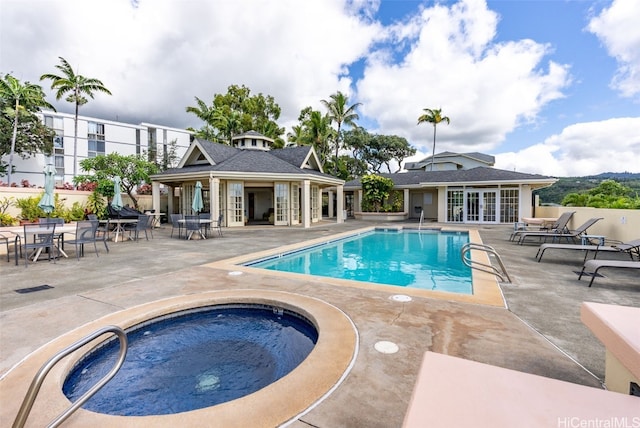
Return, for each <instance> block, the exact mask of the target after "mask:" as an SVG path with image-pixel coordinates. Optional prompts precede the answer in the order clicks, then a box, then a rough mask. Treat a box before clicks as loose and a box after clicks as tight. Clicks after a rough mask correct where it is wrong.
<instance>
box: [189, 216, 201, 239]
mask: <svg viewBox="0 0 640 428" xmlns="http://www.w3.org/2000/svg"><path fill="white" fill-rule="evenodd" d="M184 226H185V232H184V234H185V238H186V239H191V236H193V234H194V233H198V234H199V235H200V236H201V237H202V238H206V237H205V236H204V234H203V233H202V229H200V219H199V218H198V216H197V215H186V216H184Z"/></svg>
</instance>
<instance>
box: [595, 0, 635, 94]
mask: <svg viewBox="0 0 640 428" xmlns="http://www.w3.org/2000/svg"><path fill="white" fill-rule="evenodd" d="M638 23H640V2H638V1H637V0H614V1H613V3H612V4H611V6H610V7H609V8H608V9H604V10H603V11H602V12H601V13H600V15H598V16H596V17H594V18H592V19H591V21H590V22H589V25H588V26H587V29H588V30H589V31H591V32H592V33H594V34H595V35H596V36H598V38H599V39H600V40H601V41H602V43H604V45H605V47H606V49H607V51H608V52H609V55H611V56H613V57H614V58H615V59H616V61H618V71H617V73H616V75H615V76H614V77H613V80H612V82H611V85H612V86H613V88H615V89H616V90H618V91H620V93H621V94H622V95H623V96H625V97H638V99H639V100H640V25H638Z"/></svg>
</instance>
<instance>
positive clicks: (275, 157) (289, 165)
mask: <svg viewBox="0 0 640 428" xmlns="http://www.w3.org/2000/svg"><path fill="white" fill-rule="evenodd" d="M205 173H207V174H211V173H213V175H214V176H219V177H225V176H226V177H235V178H238V177H240V176H242V175H252V176H254V177H262V178H264V177H268V176H271V177H270V178H271V179H272V180H277V179H278V178H281V177H283V175H288V176H289V177H291V176H295V175H309V176H312V177H314V178H316V179H321V180H322V181H324V182H327V183H333V184H341V183H343V180H341V179H339V178H336V177H333V176H331V175H328V174H325V173H323V172H322V168H321V167H320V165H319V162H318V160H317V156H316V154H315V151H314V150H313V148H312V147H310V146H307V147H304V146H303V147H290V148H285V149H277V150H271V151H262V150H242V149H239V148H235V147H231V146H227V145H225V144H220V143H213V142H211V141H206V140H200V139H196V140H194V141H193V142H192V143H191V146H189V149H188V150H187V152H186V153H185V155H184V156H183V158H182V159H181V160H180V163H179V164H178V166H177V167H176V168H169V169H167V170H165V171H163V172H161V173H159V174H155V175H153V176H152V179H155V180H168V179H171V178H174V179H178V178H179V177H185V176H186V175H188V176H197V175H204V174H205ZM301 178H302V177H301Z"/></svg>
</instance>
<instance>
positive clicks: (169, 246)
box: [0, 220, 640, 428]
mask: <svg viewBox="0 0 640 428" xmlns="http://www.w3.org/2000/svg"><path fill="white" fill-rule="evenodd" d="M370 225H371V224H370V223H367V222H357V221H352V220H349V221H347V222H346V223H344V224H342V225H336V224H333V223H321V224H319V225H316V226H314V227H312V228H310V229H302V228H274V227H255V228H254V227H250V228H245V229H243V230H233V229H226V230H224V237H222V238H217V237H216V238H213V239H209V240H203V241H199V240H196V241H184V240H178V239H176V238H169V234H170V228H169V227H166V226H165V227H164V228H162V229H157V230H156V231H154V234H155V238H154V239H152V240H149V241H144V240H143V241H140V242H118V243H112V244H110V248H111V252H110V253H109V254H105V252H104V248H103V247H99V251H100V257H99V258H96V257H95V254H92V253H91V252H89V251H87V253H86V256H85V258H83V259H81V260H80V262H77V261H76V260H75V258H73V255H72V257H71V258H70V259H63V260H60V261H59V262H58V263H57V264H55V265H54V264H49V263H47V262H38V263H37V264H35V265H30V266H29V267H28V268H27V269H25V267H24V266H23V265H20V266H18V267H16V266H14V265H13V260H12V261H11V263H6V261H5V262H2V264H0V275H1V278H2V279H1V280H0V343H1V344H2V345H1V346H2V348H1V350H0V375H1V376H5V375H6V374H7V372H8V371H9V370H10V369H11V368H12V367H13V366H14V365H16V364H17V363H19V362H20V361H21V360H22V359H24V358H25V357H27V356H28V355H29V354H31V353H32V352H34V351H35V350H37V349H38V348H40V347H41V346H43V345H45V344H47V343H48V342H50V341H52V340H54V339H56V338H57V337H59V336H61V335H63V334H65V333H67V332H69V331H71V330H73V329H76V328H78V327H80V326H83V325H84V324H86V323H89V322H91V321H94V320H96V319H98V318H101V317H103V316H106V315H109V314H112V313H114V312H117V311H121V310H123V309H127V308H132V307H134V306H138V305H141V304H145V303H149V302H153V301H156V300H160V299H165V298H170V297H176V296H183V295H191V294H196V293H203V292H208V291H214V290H242V289H253V290H277V291H285V292H289V293H294V294H301V295H306V296H311V297H315V298H317V299H320V300H323V301H325V302H328V303H330V304H331V305H334V306H335V307H337V308H339V309H340V310H342V311H343V312H344V313H346V314H347V315H348V316H349V317H350V318H351V320H352V321H353V322H354V324H355V326H356V328H357V330H358V333H359V341H360V343H359V352H358V354H357V357H356V360H355V364H354V366H353V368H352V370H351V371H350V372H349V374H348V375H347V376H346V378H345V380H344V382H343V383H342V384H341V385H340V386H339V387H338V388H337V389H336V390H335V391H334V392H333V393H332V394H331V395H329V396H328V397H327V398H326V399H325V400H324V401H322V402H321V403H319V404H318V405H317V406H315V407H314V408H313V409H311V410H310V411H309V412H308V413H306V414H304V415H302V416H301V417H300V418H299V419H298V420H297V421H294V422H293V423H292V424H291V425H290V426H293V427H296V428H302V427H307V428H308V427H309V426H316V427H384V428H387V427H399V426H401V425H402V421H403V418H404V415H405V412H406V410H407V406H408V404H409V399H410V397H411V393H412V390H413V386H414V383H415V380H416V377H417V374H418V370H419V368H420V362H421V361H422V358H423V355H424V353H425V352H426V351H433V352H438V353H443V354H448V355H452V356H457V357H462V358H465V359H469V360H473V361H478V362H482V363H487V364H491V365H495V366H499V367H504V368H509V369H514V370H518V371H521V372H525V373H533V374H538V375H542V376H546V377H551V378H555V379H561V380H566V381H569V382H573V383H578V384H582V385H586V386H592V387H596V388H598V387H601V380H602V379H604V355H605V350H604V346H603V345H602V344H601V343H600V342H599V341H598V339H596V338H595V337H594V336H593V335H592V334H591V332H590V331H589V330H588V329H587V328H586V327H585V326H584V325H582V323H581V321H580V304H581V303H582V302H583V301H592V302H600V303H610V304H618V305H624V306H635V307H638V306H640V281H638V278H637V274H635V275H634V274H631V273H629V272H624V271H612V272H610V273H605V274H606V275H607V277H608V278H598V279H597V280H596V282H595V284H594V286H593V287H591V288H588V287H587V282H586V281H584V280H583V281H578V280H577V275H576V274H574V273H573V271H574V270H578V269H579V268H580V266H581V264H582V256H581V255H580V254H577V253H575V254H558V255H557V256H556V257H554V258H549V259H548V260H546V259H545V260H543V261H542V262H541V263H538V262H536V261H535V260H534V255H535V252H536V250H537V246H534V245H525V246H520V245H515V244H514V243H511V242H509V241H508V240H507V238H508V236H509V234H510V230H511V226H481V227H479V228H477V229H478V230H479V233H480V236H481V238H482V240H483V241H484V242H485V243H486V244H489V245H492V246H493V247H494V248H496V250H497V251H498V252H499V254H500V255H501V256H502V258H503V260H504V261H505V264H506V266H507V269H508V270H509V273H510V274H511V276H512V277H513V279H514V283H513V284H503V285H502V287H501V288H502V291H503V293H504V297H505V300H506V303H507V308H505V307H499V306H489V305H479V304H472V303H465V302H456V301H453V300H451V299H447V298H446V296H444V298H432V297H423V296H413V299H412V300H411V301H409V302H398V301H395V300H393V299H390V297H391V296H393V295H395V294H409V293H408V292H407V291H406V290H405V289H395V288H388V289H387V288H386V287H377V288H375V289H369V288H360V287H345V286H341V285H335V284H331V283H329V282H328V281H325V282H323V281H316V280H310V279H306V278H290V277H286V278H285V277H278V276H274V275H272V274H271V273H269V272H260V273H256V272H245V273H244V274H243V275H237V276H234V275H229V271H228V270H226V269H222V268H220V267H216V263H215V262H220V261H221V260H225V259H228V258H231V257H237V256H241V255H244V254H247V253H252V252H257V251H262V250H268V249H272V248H276V247H280V246H283V245H291V244H296V243H299V242H301V241H306V240H310V239H316V238H323V237H327V236H330V235H333V234H336V233H341V232H345V231H349V230H355V229H359V228H362V227H366V226H370ZM394 226H395V225H394ZM412 226H414V227H415V223H414V224H413V225H412ZM430 226H436V225H435V224H434V225H430ZM443 226H445V225H443ZM568 253H573V252H568ZM45 284H46V285H50V286H52V287H53V288H50V289H45V290H42V291H37V292H32V293H26V294H19V293H16V292H15V291H14V290H16V289H22V288H29V287H37V286H39V285H45ZM536 330H537V331H536ZM538 332H539V333H538ZM378 341H390V342H393V343H396V344H397V345H398V347H399V351H398V352H397V353H395V354H383V353H379V352H378V351H376V350H375V348H374V345H375V344H376V342H378ZM34 374H35V373H34ZM30 381H31V379H30V378H29V379H26V380H25V384H24V391H26V388H27V386H28V383H29V382H30ZM3 383H5V382H4V379H3V380H1V381H0V391H2V390H3V386H2V385H3ZM24 391H11V395H12V396H15V397H17V398H14V399H17V400H19V401H21V400H22V397H23V395H24ZM4 393H6V391H4V392H3V397H2V398H3V399H4V398H5V396H4ZM292 393H296V392H295V391H292ZM461 393H464V391H461ZM45 407H46V397H44V396H41V397H39V399H38V400H37V401H36V404H35V406H34V413H35V412H38V411H42V410H43V409H44V408H45ZM6 408H7V406H5V405H3V406H2V409H3V410H0V426H8V425H10V424H11V423H12V421H13V417H15V412H14V413H11V412H9V411H6V410H4V409H6ZM39 409H40V410H39ZM53 417H55V415H51V418H53ZM72 421H73V417H72V418H71V419H70V420H69V422H72ZM27 426H29V424H27ZM256 426H259V421H258V423H257V424H256Z"/></svg>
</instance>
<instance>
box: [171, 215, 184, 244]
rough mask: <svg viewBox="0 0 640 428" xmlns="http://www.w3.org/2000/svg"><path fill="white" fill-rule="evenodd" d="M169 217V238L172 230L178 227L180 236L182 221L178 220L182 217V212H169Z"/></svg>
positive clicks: (179, 235)
mask: <svg viewBox="0 0 640 428" xmlns="http://www.w3.org/2000/svg"><path fill="white" fill-rule="evenodd" d="M169 218H170V219H171V238H173V231H174V230H176V229H178V238H182V223H180V220H182V219H183V217H182V214H170V215H169Z"/></svg>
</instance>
